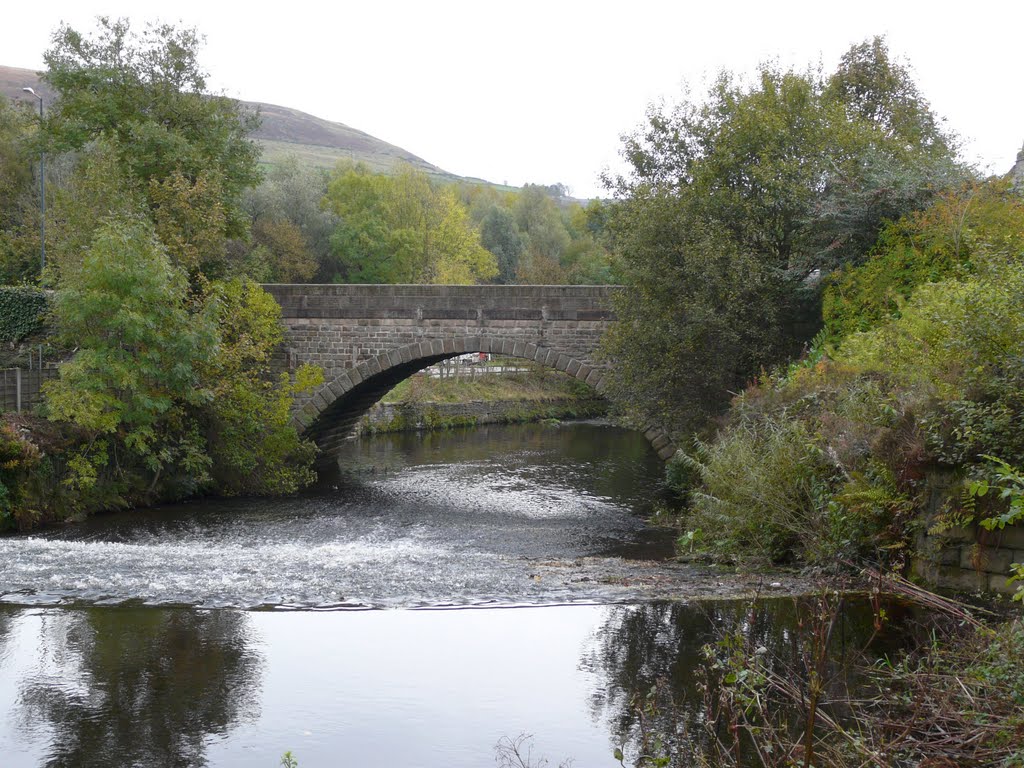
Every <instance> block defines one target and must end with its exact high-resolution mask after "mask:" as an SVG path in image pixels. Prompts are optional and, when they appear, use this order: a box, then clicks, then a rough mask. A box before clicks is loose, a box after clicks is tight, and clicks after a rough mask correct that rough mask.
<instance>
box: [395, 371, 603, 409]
mask: <svg viewBox="0 0 1024 768" xmlns="http://www.w3.org/2000/svg"><path fill="white" fill-rule="evenodd" d="M517 362H518V361H517ZM519 367H522V368H524V370H521V371H515V372H508V373H491V372H490V371H489V370H488V368H482V369H480V370H474V371H472V372H470V373H465V374H462V375H459V376H447V377H445V378H440V377H436V376H426V375H419V376H413V377H412V378H409V379H406V380H405V381H403V382H402V383H400V384H399V385H398V386H397V387H395V388H394V389H392V390H391V391H390V392H388V393H387V394H386V395H384V397H383V399H382V400H381V402H384V403H423V402H431V403H464V402H467V401H470V400H479V401H482V402H497V401H508V400H524V401H527V400H556V399H571V398H579V399H592V398H593V397H594V396H595V392H594V390H593V389H591V388H590V387H588V386H587V385H586V384H584V383H583V382H582V381H580V380H579V379H574V378H572V377H571V376H566V375H564V374H561V373H556V372H554V371H551V370H548V369H545V368H540V367H530V368H526V367H525V366H522V365H520V366H519Z"/></svg>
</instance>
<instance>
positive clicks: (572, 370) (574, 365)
mask: <svg viewBox="0 0 1024 768" xmlns="http://www.w3.org/2000/svg"><path fill="white" fill-rule="evenodd" d="M579 369H580V362H579V360H573V361H572V362H571V363H569V365H568V366H567V367H566V369H565V372H566V373H568V374H569V375H570V376H575V375H576V372H577V371H579Z"/></svg>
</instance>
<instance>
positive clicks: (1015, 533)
mask: <svg viewBox="0 0 1024 768" xmlns="http://www.w3.org/2000/svg"><path fill="white" fill-rule="evenodd" d="M998 541H999V546H1001V547H1006V548H1007V549H1024V525H1008V526H1006V527H1005V528H1003V530H1001V531H999V532H998Z"/></svg>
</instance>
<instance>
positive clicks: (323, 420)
mask: <svg viewBox="0 0 1024 768" xmlns="http://www.w3.org/2000/svg"><path fill="white" fill-rule="evenodd" d="M479 352H484V353H489V354H494V355H502V356H504V357H515V358H519V359H522V360H529V361H532V362H536V363H539V364H541V365H545V366H547V367H549V368H553V369H555V370H558V371H562V372H563V373H566V374H568V375H569V376H573V377H574V378H576V379H579V380H580V381H582V382H585V383H586V384H588V385H589V386H591V387H592V388H593V389H594V390H595V391H597V392H598V393H600V392H602V391H603V389H604V387H603V383H602V380H603V377H604V372H603V370H602V369H600V368H596V367H594V366H592V365H590V364H588V363H587V362H585V361H583V360H578V359H576V358H575V357H573V356H571V355H568V354H566V353H564V352H559V351H558V350H555V349H552V348H550V347H548V346H545V345H544V344H543V342H540V343H537V342H526V341H523V340H522V339H511V338H506V337H500V336H453V337H451V338H446V339H433V340H431V341H422V342H419V343H416V344H406V345H404V346H401V347H396V348H395V349H391V350H389V351H387V352H384V353H381V354H379V355H376V356H374V357H371V358H370V359H368V360H364V361H363V362H361V363H359V364H358V365H356V366H354V367H352V368H349V369H348V370H346V371H344V372H343V373H341V374H340V375H338V376H335V377H334V378H333V379H332V380H331V381H328V382H326V383H325V384H324V385H323V386H321V387H320V388H319V389H318V390H317V391H316V392H315V393H314V394H313V396H312V398H311V399H310V400H309V401H308V402H307V403H306V404H305V405H304V406H303V407H302V408H301V409H300V410H299V411H298V412H297V413H296V414H295V418H294V424H295V426H296V428H297V429H298V430H299V431H300V432H302V433H304V434H305V435H306V436H308V437H311V438H312V439H313V440H315V441H316V443H317V445H318V446H319V447H320V449H321V452H322V453H323V454H325V455H330V454H332V453H333V449H335V448H336V447H337V445H338V444H339V443H340V442H341V441H342V440H344V439H345V438H347V437H349V436H350V435H351V434H352V432H353V431H354V430H355V427H356V425H357V424H358V422H359V420H360V419H361V418H362V417H363V415H364V414H365V413H366V412H367V411H369V410H370V408H372V407H373V405H374V404H375V403H376V402H378V401H379V400H380V399H381V398H382V397H384V395H385V394H387V393H388V392H389V391H390V390H391V389H393V388H394V387H395V385H397V384H398V383H399V382H401V381H403V380H405V379H407V378H409V377H410V376H412V375H413V374H415V373H417V372H419V371H422V370H423V369H425V368H428V367H429V366H431V365H434V364H435V363H438V362H441V361H442V360H447V359H449V358H452V357H457V356H458V355H464V354H467V353H479Z"/></svg>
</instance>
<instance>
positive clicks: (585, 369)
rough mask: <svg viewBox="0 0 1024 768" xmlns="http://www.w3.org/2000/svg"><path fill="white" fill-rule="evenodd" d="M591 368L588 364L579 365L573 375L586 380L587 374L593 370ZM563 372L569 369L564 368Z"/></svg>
mask: <svg viewBox="0 0 1024 768" xmlns="http://www.w3.org/2000/svg"><path fill="white" fill-rule="evenodd" d="M593 370H594V369H593V368H591V367H590V366H589V365H581V366H580V367H579V370H577V371H576V373H574V374H573V375H574V376H575V377H576V378H577V379H579V380H580V381H586V380H587V376H589V375H590V374H591V373H592V372H593ZM565 372H566V373H568V372H569V369H568V368H566V369H565Z"/></svg>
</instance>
